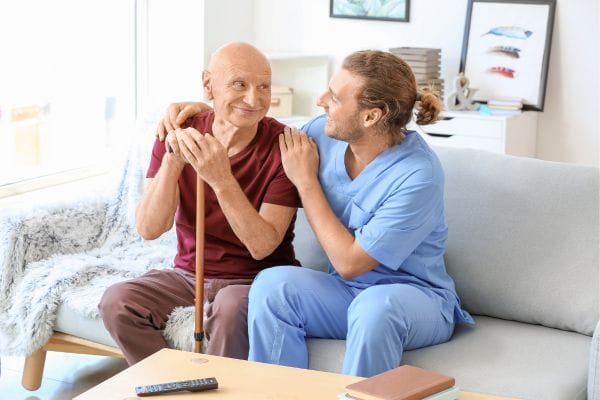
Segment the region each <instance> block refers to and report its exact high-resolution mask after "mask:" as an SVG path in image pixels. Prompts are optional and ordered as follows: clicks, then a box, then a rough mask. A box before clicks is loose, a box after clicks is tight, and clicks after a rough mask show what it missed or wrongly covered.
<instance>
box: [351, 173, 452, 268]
mask: <svg viewBox="0 0 600 400" xmlns="http://www.w3.org/2000/svg"><path fill="white" fill-rule="evenodd" d="M419 175H422V174H421V173H416V174H415V175H413V176H412V177H411V178H409V179H408V180H407V181H405V182H404V184H403V185H401V186H400V187H399V188H398V189H397V190H396V191H395V192H393V193H391V194H390V196H389V197H388V198H387V199H386V200H385V201H384V202H383V203H382V204H381V206H380V207H379V208H378V209H377V210H375V212H374V213H369V212H367V211H364V210H363V209H362V208H361V207H360V206H358V205H357V204H355V203H353V204H352V211H351V215H350V221H349V225H350V228H351V229H355V231H354V236H355V238H356V240H357V242H358V243H359V244H360V246H361V247H362V248H363V250H365V252H367V254H369V255H370V256H371V257H373V258H374V259H376V260H377V261H379V262H380V263H381V264H382V265H385V266H386V267H388V268H391V269H394V270H397V269H398V268H400V266H401V265H402V263H403V262H404V260H406V258H407V257H408V256H409V255H411V254H412V253H413V252H414V251H415V250H416V249H417V247H419V245H421V243H423V241H424V240H425V239H426V238H427V237H428V236H429V235H430V234H432V232H433V231H434V230H435V228H436V226H437V224H438V223H439V221H440V220H441V219H442V218H443V187H442V186H441V185H439V184H438V183H436V182H434V181H431V180H430V179H421V178H422V177H419Z"/></svg>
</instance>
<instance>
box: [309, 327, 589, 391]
mask: <svg viewBox="0 0 600 400" xmlns="http://www.w3.org/2000/svg"><path fill="white" fill-rule="evenodd" d="M475 320H476V321H477V324H476V325H475V327H474V328H468V327H465V326H459V327H458V328H457V329H456V332H455V333H454V336H453V337H452V340H450V341H449V342H447V343H443V344H440V345H436V346H431V347H426V348H423V349H418V350H412V351H407V352H405V353H404V355H403V358H402V364H410V365H416V366H419V367H422V368H427V369H431V370H434V371H438V372H441V373H443V374H447V375H450V376H454V377H455V378H456V384H457V385H458V387H459V388H460V389H462V390H466V391H472V392H481V393H490V394H496V395H502V396H511V397H517V398H521V399H532V400H533V399H535V400H544V399H548V400H561V399H564V400H577V399H582V400H583V399H585V396H586V394H585V393H586V381H587V364H588V357H589V348H590V342H591V338H590V337H589V336H585V335H581V334H578V333H574V332H566V331H561V330H558V329H552V328H546V327H543V326H539V325H538V326H535V325H530V324H523V323H519V322H511V321H504V320H500V319H496V318H489V317H483V316H475ZM308 348H309V355H310V361H309V365H310V368H311V369H316V370H321V371H328V372H340V369H341V365H342V361H343V358H344V353H345V342H344V341H343V340H329V339H310V340H309V341H308Z"/></svg>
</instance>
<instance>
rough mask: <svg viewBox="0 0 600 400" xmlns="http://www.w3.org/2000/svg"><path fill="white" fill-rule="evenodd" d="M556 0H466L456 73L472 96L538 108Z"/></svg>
mask: <svg viewBox="0 0 600 400" xmlns="http://www.w3.org/2000/svg"><path fill="white" fill-rule="evenodd" d="M555 8H556V0H469V4H468V6H467V18H466V24H465V35H464V39H463V48H462V57H461V62H460V71H461V72H463V73H464V74H465V76H466V77H467V78H469V81H470V86H471V87H472V88H476V89H477V92H475V94H474V97H473V100H474V101H478V102H487V100H489V99H492V98H494V99H497V98H507V97H508V98H519V99H521V101H522V103H523V109H524V110H536V111H543V109H544V98H545V93H546V81H547V78H548V63H549V60H550V44H551V42H552V27H553V25H554V11H555Z"/></svg>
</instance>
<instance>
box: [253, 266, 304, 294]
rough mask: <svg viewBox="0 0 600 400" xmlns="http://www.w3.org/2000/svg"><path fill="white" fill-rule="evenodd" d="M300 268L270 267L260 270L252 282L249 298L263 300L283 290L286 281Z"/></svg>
mask: <svg viewBox="0 0 600 400" xmlns="http://www.w3.org/2000/svg"><path fill="white" fill-rule="evenodd" d="M298 269H300V268H298V267H272V268H267V269H265V270H262V271H261V272H260V273H259V274H258V275H257V276H256V279H254V282H252V286H251V288H250V300H251V301H252V300H254V301H257V300H264V299H268V298H271V297H272V296H274V295H276V294H277V293H279V292H282V291H285V290H286V287H287V282H289V281H290V280H291V279H293V276H294V274H295V272H296V270H298Z"/></svg>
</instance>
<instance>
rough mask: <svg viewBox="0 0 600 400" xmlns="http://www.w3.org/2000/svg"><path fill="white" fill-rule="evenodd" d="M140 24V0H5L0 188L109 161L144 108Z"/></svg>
mask: <svg viewBox="0 0 600 400" xmlns="http://www.w3.org/2000/svg"><path fill="white" fill-rule="evenodd" d="M135 29H136V24H135V1H134V0H102V1H91V0H53V1H43V0H37V1H36V0H19V1H3V2H0V37H2V43H3V46H2V47H0V54H1V60H2V61H1V62H0V196H2V194H4V195H6V194H12V193H17V192H19V191H22V190H23V189H21V190H19V189H18V187H19V185H22V184H24V183H25V184H26V183H28V182H31V181H32V180H37V181H40V182H41V185H44V183H43V182H44V181H46V182H48V181H50V180H53V179H54V180H56V178H52V177H56V176H58V175H61V174H62V175H65V174H67V175H69V174H70V176H75V175H77V174H79V175H81V174H90V173H91V171H97V170H98V168H103V167H106V166H107V165H109V160H110V156H111V155H112V154H115V151H114V150H115V148H117V147H118V146H119V144H120V143H123V142H125V141H126V138H124V137H123V136H124V135H127V134H128V133H129V132H130V131H131V129H129V128H128V126H131V125H130V124H131V123H132V122H133V120H134V117H135V93H136V85H135V80H136V70H135V68H136V63H135V54H136V52H135ZM46 184H47V183H46ZM28 187H31V185H28ZM2 189H4V192H3V191H2Z"/></svg>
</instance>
